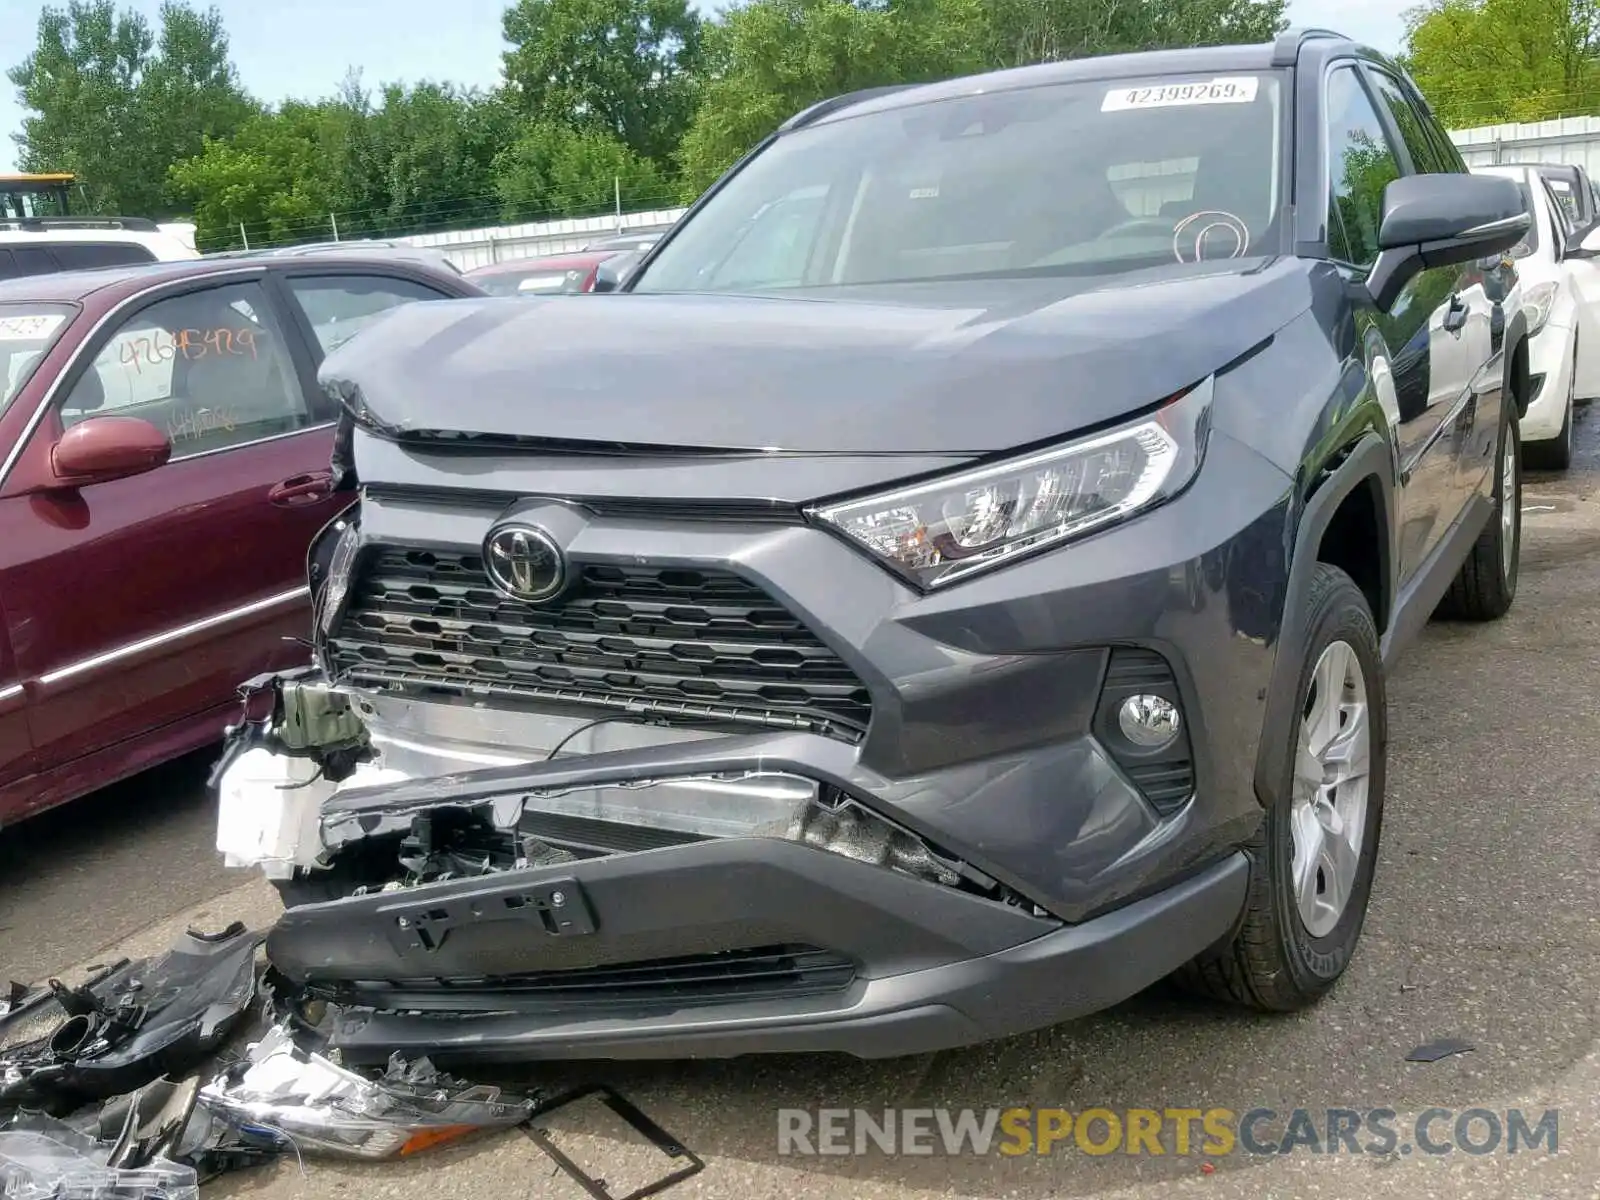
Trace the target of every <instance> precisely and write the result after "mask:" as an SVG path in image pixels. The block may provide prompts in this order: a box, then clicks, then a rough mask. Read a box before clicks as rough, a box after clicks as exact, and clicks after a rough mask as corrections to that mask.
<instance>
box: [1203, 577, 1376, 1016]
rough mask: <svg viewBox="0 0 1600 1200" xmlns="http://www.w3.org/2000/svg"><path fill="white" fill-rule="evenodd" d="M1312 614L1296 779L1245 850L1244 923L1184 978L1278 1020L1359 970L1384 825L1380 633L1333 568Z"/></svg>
mask: <svg viewBox="0 0 1600 1200" xmlns="http://www.w3.org/2000/svg"><path fill="white" fill-rule="evenodd" d="M1307 604H1308V607H1309V610H1310V612H1309V631H1310V636H1309V640H1308V641H1307V644H1306V653H1305V661H1304V662H1303V664H1302V666H1301V671H1300V687H1299V691H1298V693H1297V696H1298V700H1299V708H1298V710H1297V711H1298V712H1299V713H1300V720H1298V721H1296V722H1295V723H1294V737H1295V745H1294V746H1293V747H1291V762H1292V766H1291V771H1290V779H1289V781H1288V786H1287V787H1286V788H1285V789H1284V790H1283V792H1282V798H1281V799H1280V800H1279V801H1278V802H1277V803H1275V804H1274V805H1272V807H1271V808H1269V809H1268V811H1267V813H1266V818H1265V820H1264V821H1263V822H1262V825H1261V828H1260V830H1259V831H1258V832H1257V834H1256V836H1255V838H1254V839H1252V841H1251V842H1250V843H1249V844H1248V845H1247V846H1246V847H1245V850H1246V853H1247V854H1248V855H1249V856H1250V860H1251V861H1250V883H1249V890H1248V892H1247V895H1246V901H1245V912H1244V917H1243V920H1242V921H1241V923H1240V927H1239V929H1238V932H1237V933H1235V934H1234V935H1233V937H1232V938H1231V939H1230V940H1229V941H1227V942H1226V943H1224V944H1223V945H1221V946H1217V947H1213V948H1212V949H1211V950H1209V951H1207V952H1206V953H1205V954H1203V955H1201V956H1200V957H1199V958H1197V959H1195V960H1194V961H1193V962H1191V963H1189V964H1188V965H1187V966H1185V967H1183V968H1182V969H1180V971H1179V973H1178V975H1177V979H1178V982H1180V983H1182V984H1183V985H1185V986H1187V987H1188V988H1190V989H1191V990H1193V991H1197V992H1200V993H1202V994H1204V995H1207V996H1211V997H1213V998H1215V999H1220V1000H1226V1001H1230V1002H1233V1003H1236V1004H1242V1005H1245V1006H1248V1007H1251V1008H1256V1009H1261V1010H1264V1011H1269V1012H1292V1011H1294V1010H1296V1009H1300V1008H1305V1007H1306V1006H1308V1005H1310V1004H1313V1003H1315V1002H1316V1001H1317V1000H1319V999H1320V998H1321V997H1322V996H1323V995H1324V994H1325V993H1326V992H1327V991H1328V989H1329V988H1331V987H1332V986H1333V985H1334V984H1335V983H1336V982H1337V981H1338V979H1339V977H1340V976H1341V975H1343V974H1344V971H1345V968H1346V967H1348V966H1349V964H1350V960H1351V958H1352V957H1353V956H1354V954H1355V948H1356V944H1357V942H1358V941H1359V940H1360V937H1361V927H1362V925H1363V924H1364V923H1365V921H1366V915H1367V902H1368V899H1369V898H1370V896H1371V893H1372V880H1373V875H1374V872H1375V870H1376V867H1377V860H1378V838H1379V834H1380V831H1381V829H1382V825H1383V796H1384V785H1385V778H1386V772H1385V764H1386V761H1387V742H1388V724H1387V717H1386V712H1387V695H1386V690H1385V684H1384V677H1383V659H1382V656H1381V654H1380V652H1379V649H1378V631H1377V627H1376V625H1375V624H1374V622H1373V619H1372V613H1371V610H1370V609H1369V608H1368V607H1367V601H1366V597H1365V596H1363V595H1362V594H1361V590H1360V589H1359V588H1357V587H1356V585H1355V583H1354V582H1353V581H1352V580H1351V579H1350V577H1349V576H1348V575H1346V574H1345V573H1344V572H1343V571H1341V570H1339V569H1338V568H1337V567H1333V566H1329V565H1328V564H1326V563H1318V564H1317V566H1316V570H1315V573H1314V574H1313V576H1312V580H1311V591H1310V596H1309V598H1308V601H1307Z"/></svg>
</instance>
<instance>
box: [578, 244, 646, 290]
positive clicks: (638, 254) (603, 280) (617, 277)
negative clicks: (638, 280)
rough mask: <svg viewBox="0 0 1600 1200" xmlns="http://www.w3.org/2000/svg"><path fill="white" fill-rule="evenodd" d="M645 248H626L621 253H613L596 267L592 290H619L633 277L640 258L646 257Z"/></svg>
mask: <svg viewBox="0 0 1600 1200" xmlns="http://www.w3.org/2000/svg"><path fill="white" fill-rule="evenodd" d="M645 253H646V252H645V251H643V250H624V251H623V252H622V253H621V254H613V255H612V256H611V257H610V258H608V259H606V260H604V261H603V262H602V263H601V264H600V265H599V266H598V267H596V268H595V269H594V286H593V287H592V288H590V289H589V290H590V291H592V292H619V291H621V290H622V285H623V284H625V283H627V282H628V280H629V279H630V278H631V277H632V275H633V272H634V269H635V268H636V267H638V265H639V261H640V259H642V258H644V256H645Z"/></svg>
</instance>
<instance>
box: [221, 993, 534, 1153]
mask: <svg viewBox="0 0 1600 1200" xmlns="http://www.w3.org/2000/svg"><path fill="white" fill-rule="evenodd" d="M200 1104H201V1106H202V1107H203V1108H205V1109H207V1110H208V1111H210V1112H212V1113H214V1114H216V1115H218V1116H219V1117H221V1118H223V1119H224V1120H226V1121H227V1122H228V1123H229V1124H231V1125H233V1126H234V1127H236V1128H238V1129H240V1130H242V1131H245V1132H259V1133H266V1134H273V1135H277V1136H279V1137H281V1138H282V1139H283V1141H284V1142H286V1143H288V1144H290V1145H293V1146H295V1147H298V1148H299V1149H300V1150H302V1151H310V1152H316V1151H320V1152H322V1153H326V1154H336V1155H342V1156H346V1157H351V1158H365V1159H381V1158H397V1157H403V1156H406V1155H410V1154H415V1153H418V1152H419V1151H422V1150H426V1149H429V1148H430V1147H433V1146H437V1145H441V1144H443V1143H445V1142H453V1141H457V1140H459V1139H461V1138H463V1137H466V1136H468V1135H469V1134H473V1133H477V1132H479V1131H481V1130H488V1129H504V1128H509V1127H511V1126H513V1125H520V1124H521V1123H522V1122H523V1121H525V1120H527V1119H528V1115H529V1114H530V1113H531V1112H532V1111H533V1103H532V1101H529V1100H521V1099H515V1098H512V1097H508V1096H503V1095H502V1094H501V1092H500V1089H498V1088H494V1087H480V1086H469V1085H467V1084H464V1083H461V1082H459V1081H457V1080H454V1079H451V1078H450V1077H448V1076H446V1075H442V1074H440V1073H439V1072H438V1071H437V1070H436V1069H434V1067H433V1066H432V1065H431V1064H430V1063H429V1062H428V1061H427V1060H426V1059H419V1060H417V1061H415V1062H412V1063H409V1064H407V1063H403V1062H401V1061H399V1060H398V1059H392V1060H391V1061H390V1064H389V1069H388V1071H387V1072H385V1073H384V1074H383V1075H382V1076H380V1077H379V1078H376V1079H368V1078H365V1077H364V1076H361V1075H358V1074H356V1073H355V1072H354V1071H347V1070H345V1069H344V1068H343V1067H340V1066H337V1065H336V1064H334V1063H333V1062H331V1061H329V1060H328V1059H326V1058H324V1057H322V1056H321V1055H319V1054H315V1053H312V1052H311V1051H309V1050H304V1049H302V1048H300V1047H299V1046H297V1045H296V1044H295V1042H294V1039H293V1037H292V1036H291V1035H290V1033H289V1031H288V1029H287V1028H286V1027H284V1026H282V1025H279V1026H275V1027H274V1028H273V1029H271V1030H270V1031H268V1033H267V1034H266V1036H265V1037H263V1038H262V1039H261V1040H260V1041H259V1042H257V1043H256V1044H255V1045H254V1046H252V1047H251V1048H250V1053H249V1057H248V1059H247V1060H246V1061H243V1062H240V1063H237V1064H235V1065H234V1066H233V1067H231V1068H229V1069H228V1070H226V1071H224V1072H223V1073H222V1075H220V1076H219V1077H218V1078H217V1079H216V1080H215V1081H213V1082H212V1083H210V1084H209V1085H207V1086H206V1087H205V1088H204V1089H202V1091H201V1093H200Z"/></svg>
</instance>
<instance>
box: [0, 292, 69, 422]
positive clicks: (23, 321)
mask: <svg viewBox="0 0 1600 1200" xmlns="http://www.w3.org/2000/svg"><path fill="white" fill-rule="evenodd" d="M72 311H73V310H72V309H70V308H68V307H66V306H64V305H59V304H0V415H3V414H4V413H5V411H6V409H7V408H9V407H10V406H11V401H12V400H13V399H14V398H15V397H16V394H17V393H18V392H20V391H21V390H22V385H23V384H25V383H27V382H28V376H30V375H32V374H33V367H34V364H35V363H37V362H38V361H39V360H40V359H41V358H43V357H44V355H45V352H46V351H47V350H49V349H50V347H51V346H53V345H54V344H55V340H56V338H58V337H60V336H61V331H62V330H63V329H65V328H66V327H67V321H68V320H69V319H70V318H71V316H72Z"/></svg>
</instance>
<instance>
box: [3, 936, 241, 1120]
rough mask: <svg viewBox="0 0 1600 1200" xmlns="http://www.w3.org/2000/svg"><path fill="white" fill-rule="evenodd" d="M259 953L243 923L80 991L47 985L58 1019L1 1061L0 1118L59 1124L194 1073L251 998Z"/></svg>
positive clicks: (129, 965) (182, 941) (183, 941)
mask: <svg viewBox="0 0 1600 1200" xmlns="http://www.w3.org/2000/svg"><path fill="white" fill-rule="evenodd" d="M260 944H261V937H260V935H258V934H252V933H249V932H247V931H246V930H245V927H244V926H243V925H242V924H236V925H233V926H231V927H229V928H228V929H225V930H223V931H222V932H221V933H218V934H203V933H197V932H195V931H194V930H190V931H189V932H188V933H187V934H185V935H184V936H183V937H181V938H179V939H178V942H177V943H176V944H175V945H174V946H173V948H172V950H170V951H169V952H168V953H166V954H164V955H161V956H160V957H158V958H152V959H143V960H140V961H138V962H127V961H124V962H122V963H118V964H116V965H115V966H114V967H112V968H111V969H110V970H108V971H106V972H104V973H102V974H101V975H100V976H98V977H97V978H96V979H94V980H92V981H91V982H89V983H86V984H84V985H82V986H80V987H77V988H68V987H66V986H65V985H63V984H61V983H60V982H59V981H57V980H51V981H50V990H51V993H52V994H53V999H54V1000H55V1002H56V1004H57V1005H59V1006H60V1009H61V1012H62V1014H63V1020H62V1021H61V1022H60V1023H59V1024H58V1025H56V1027H55V1028H54V1029H53V1030H52V1031H51V1032H50V1033H49V1034H48V1035H46V1036H45V1037H42V1038H37V1039H35V1040H33V1041H29V1042H25V1043H22V1044H21V1045H18V1046H13V1047H11V1048H10V1049H8V1050H6V1051H5V1052H3V1053H0V1113H4V1112H7V1111H10V1110H13V1109H17V1108H38V1109H43V1110H45V1111H46V1112H49V1113H51V1114H53V1115H57V1116H64V1115H66V1114H68V1113H71V1112H73V1111H74V1110H76V1109H78V1108H80V1107H82V1106H83V1105H84V1104H87V1103H90V1102H92V1101H97V1100H104V1099H107V1098H110V1097H112V1096H119V1095H125V1094H127V1093H131V1092H134V1091H136V1090H138V1089H139V1088H142V1087H144V1086H145V1085H147V1084H150V1083H153V1082H154V1081H156V1080H157V1079H159V1078H160V1077H161V1076H162V1075H164V1074H169V1073H182V1072H185V1071H188V1070H191V1069H193V1068H194V1067H195V1066H198V1065H199V1063H200V1062H201V1061H203V1060H204V1058H205V1057H206V1056H207V1055H209V1054H211V1053H212V1052H213V1051H215V1050H216V1049H217V1048H218V1047H219V1046H220V1045H221V1044H222V1042H223V1040H224V1039H225V1038H226V1037H227V1036H228V1034H229V1033H231V1032H232V1030H233V1029H234V1027H235V1026H236V1025H237V1023H238V1021H239V1018H240V1017H241V1016H243V1015H244V1012H245V1010H246V1009H248V1008H249V1006H250V1002H251V1001H252V1000H253V999H254V998H255V995H256V974H255V952H256V948H257V947H258V946H259V945H260Z"/></svg>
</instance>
